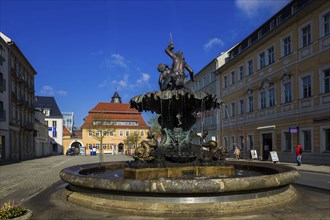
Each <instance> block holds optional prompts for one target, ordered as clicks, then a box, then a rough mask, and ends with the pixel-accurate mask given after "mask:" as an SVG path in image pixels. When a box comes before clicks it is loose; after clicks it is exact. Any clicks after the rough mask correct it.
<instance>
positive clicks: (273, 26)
mask: <svg viewBox="0 0 330 220" xmlns="http://www.w3.org/2000/svg"><path fill="white" fill-rule="evenodd" d="M269 28H270V30H272V29H274V28H275V20H272V21H271V22H270V24H269Z"/></svg>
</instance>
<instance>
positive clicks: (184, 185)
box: [60, 161, 299, 195]
mask: <svg viewBox="0 0 330 220" xmlns="http://www.w3.org/2000/svg"><path fill="white" fill-rule="evenodd" d="M226 165H231V166H234V167H235V169H242V170H252V171H257V172H259V173H260V175H257V176H247V177H237V176H234V177H226V178H221V177H210V178H207V177H204V178H197V179H196V178H191V179H189V178H184V179H182V178H159V179H148V180H137V179H128V178H123V176H120V175H117V176H116V175H115V176H113V177H110V178H109V177H100V176H97V175H96V176H95V175H94V174H96V173H98V172H101V171H105V170H119V171H120V170H123V169H125V168H129V162H108V163H102V164H83V165H77V166H72V167H68V168H65V169H63V170H62V171H61V172H60V177H61V179H62V180H63V181H65V182H67V183H69V185H70V186H71V187H72V188H75V189H77V188H83V189H92V190H102V191H108V192H115V193H116V194H118V193H119V194H120V193H124V194H127V193H129V194H131V195H132V194H144V195H148V194H149V195H152V194H155V195H157V194H158V195H159V194H164V195H165V194H166V195H171V194H175V195H180V194H181V195H192V194H193V195H205V194H212V195H221V194H224V195H228V194H232V193H234V194H238V193H244V192H251V191H267V190H271V189H276V188H281V187H284V186H288V185H290V184H291V183H293V182H295V181H296V180H297V179H298V178H299V172H298V171H297V170H296V169H294V168H292V167H288V166H284V165H280V164H270V163H260V162H245V161H227V164H226Z"/></svg>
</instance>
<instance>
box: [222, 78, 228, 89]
mask: <svg viewBox="0 0 330 220" xmlns="http://www.w3.org/2000/svg"><path fill="white" fill-rule="evenodd" d="M227 83H228V80H227V76H224V77H223V88H224V89H227Z"/></svg>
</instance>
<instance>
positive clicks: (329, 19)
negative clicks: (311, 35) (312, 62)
mask: <svg viewBox="0 0 330 220" xmlns="http://www.w3.org/2000/svg"><path fill="white" fill-rule="evenodd" d="M320 32H321V33H320V36H321V37H325V36H328V35H329V34H330V11H327V12H325V13H324V14H322V15H321V17H320Z"/></svg>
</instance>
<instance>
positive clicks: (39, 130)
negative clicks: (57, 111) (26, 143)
mask: <svg viewBox="0 0 330 220" xmlns="http://www.w3.org/2000/svg"><path fill="white" fill-rule="evenodd" d="M34 141H35V157H44V156H51V155H52V153H53V146H52V145H51V143H50V139H49V136H48V126H47V124H46V120H45V115H44V113H43V112H41V111H39V110H36V111H35V122H34Z"/></svg>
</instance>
